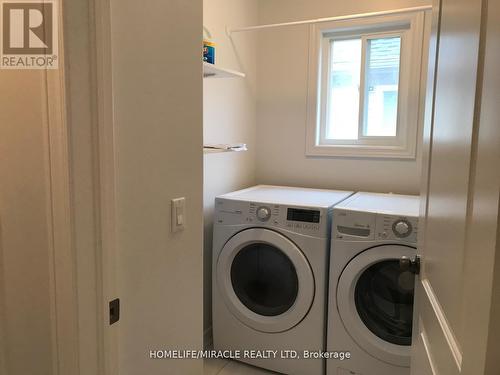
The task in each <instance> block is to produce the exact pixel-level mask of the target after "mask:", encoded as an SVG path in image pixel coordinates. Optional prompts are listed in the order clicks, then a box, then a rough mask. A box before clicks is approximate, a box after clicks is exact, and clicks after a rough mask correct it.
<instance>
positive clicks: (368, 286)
mask: <svg viewBox="0 0 500 375" xmlns="http://www.w3.org/2000/svg"><path fill="white" fill-rule="evenodd" d="M413 255H415V248H412V247H408V246H402V245H384V246H377V247H373V248H370V249H368V250H365V251H364V252H362V253H360V254H359V255H358V256H356V257H354V258H353V259H352V260H351V261H350V262H349V263H348V264H347V266H346V267H345V268H344V271H342V274H341V276H340V279H339V283H338V286H337V307H338V311H339V314H340V317H341V319H342V322H343V323H344V326H345V329H346V330H347V332H349V334H350V335H351V337H352V338H353V339H354V340H355V341H356V343H357V344H358V345H359V346H360V347H361V348H363V349H364V350H365V351H366V352H368V353H369V354H371V355H372V356H374V357H376V358H378V359H380V360H382V361H384V362H387V363H390V364H393V365H396V366H405V367H408V366H410V355H411V353H410V350H411V333H412V317H413V294H414V284H415V276H414V274H413V273H411V272H409V271H402V270H401V268H400V266H399V259H400V258H401V257H402V256H413Z"/></svg>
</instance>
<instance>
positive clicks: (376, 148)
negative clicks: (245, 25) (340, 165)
mask: <svg viewBox="0 0 500 375" xmlns="http://www.w3.org/2000/svg"><path fill="white" fill-rule="evenodd" d="M423 19H424V17H423V14H421V13H416V14H410V15H405V16H404V17H402V16H399V17H394V16H383V17H376V18H374V19H373V23H371V22H366V21H364V22H363V23H362V24H361V23H360V22H361V21H359V20H352V21H347V24H346V23H342V24H336V23H327V24H323V23H319V24H317V25H314V26H312V37H311V43H312V48H311V50H310V56H309V82H310V84H309V91H308V130H307V144H306V146H307V147H306V152H307V154H309V155H321V156H330V155H331V156H337V155H338V156H361V157H366V156H373V157H402V158H414V157H415V152H416V151H415V150H416V139H417V129H418V120H419V105H420V82H421V80H420V75H421V64H422V50H423V49H422V46H423ZM358 23H360V24H359V25H358Z"/></svg>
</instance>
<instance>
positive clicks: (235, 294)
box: [216, 228, 314, 332]
mask: <svg viewBox="0 0 500 375" xmlns="http://www.w3.org/2000/svg"><path fill="white" fill-rule="evenodd" d="M216 273H217V275H216V277H217V287H218V290H219V292H220V295H221V297H222V299H223V300H224V303H225V304H226V306H227V308H228V309H229V310H230V311H231V313H232V314H233V315H234V316H235V317H236V318H237V319H238V320H240V321H241V322H242V323H244V324H246V325H247V326H249V327H251V328H253V329H255V330H258V331H261V332H283V331H286V330H288V329H290V328H292V327H294V326H295V325H297V324H298V323H299V322H300V321H301V320H302V319H303V318H304V317H305V316H306V314H307V312H308V311H309V308H310V307H311V304H312V302H313V299H314V277H313V273H312V270H311V267H310V265H309V262H308V261H307V259H306V257H305V256H304V254H303V253H302V251H301V250H300V249H299V248H298V247H297V246H296V245H295V244H294V243H293V242H292V241H291V240H289V239H288V238H287V237H285V236H284V235H282V234H280V233H278V232H275V231H272V230H269V229H264V228H251V229H246V230H244V231H241V232H239V233H237V234H236V235H234V236H233V237H231V238H230V239H229V241H227V242H226V244H225V245H224V247H223V249H222V251H221V252H220V254H219V257H218V259H217V268H216Z"/></svg>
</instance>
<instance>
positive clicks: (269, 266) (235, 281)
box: [231, 243, 299, 316]
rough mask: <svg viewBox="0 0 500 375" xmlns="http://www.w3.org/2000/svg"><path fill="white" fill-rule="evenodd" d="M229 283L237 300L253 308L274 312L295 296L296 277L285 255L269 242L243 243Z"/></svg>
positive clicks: (288, 304) (281, 310)
mask: <svg viewBox="0 0 500 375" xmlns="http://www.w3.org/2000/svg"><path fill="white" fill-rule="evenodd" d="M231 283H232V285H233V289H234V292H235V293H236V295H237V296H238V298H239V299H240V301H241V302H242V303H243V304H244V305H245V306H246V307H248V308H249V309H250V310H252V311H253V312H255V313H257V314H260V315H265V316H275V315H280V314H283V313H284V312H286V311H288V310H289V309H290V307H292V305H293V304H294V302H295V300H296V299H297V294H298V292H299V279H298V278H297V270H296V269H295V266H294V265H293V263H292V261H291V260H290V258H288V256H287V255H286V254H285V253H283V252H282V251H281V250H280V249H278V248H277V247H276V246H273V245H271V244H268V243H252V244H250V245H247V246H245V247H243V248H242V249H241V250H240V251H239V252H238V254H236V256H235V257H234V260H233V264H232V266H231Z"/></svg>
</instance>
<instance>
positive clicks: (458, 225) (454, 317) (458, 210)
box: [412, 0, 500, 375]
mask: <svg viewBox="0 0 500 375" xmlns="http://www.w3.org/2000/svg"><path fill="white" fill-rule="evenodd" d="M485 4H486V3H485V2H483V1H482V0H458V1H457V0H440V1H439V0H437V1H435V2H434V19H433V34H432V36H433V39H432V41H433V43H431V51H430V52H431V53H430V55H431V58H430V62H431V64H430V69H429V80H428V82H429V83H430V85H429V87H431V89H430V90H428V97H427V103H428V106H427V114H426V127H425V131H424V133H425V134H424V144H425V150H424V173H423V183H422V209H421V220H422V222H423V225H422V226H421V231H420V238H419V252H420V255H421V257H422V269H421V273H420V275H419V278H418V281H417V285H416V300H417V302H416V304H415V306H416V310H415V313H414V315H415V319H414V321H415V323H416V326H415V329H414V330H413V343H414V352H413V356H412V374H414V375H427V374H446V375H456V374H470V375H480V374H486V373H491V374H498V373H500V369H498V368H497V369H492V368H491V367H490V370H491V372H488V371H489V370H487V369H488V355H489V353H490V352H489V348H488V347H487V342H488V339H489V337H488V336H491V335H492V334H493V332H489V328H490V322H492V316H493V315H491V312H490V308H491V299H492V295H493V294H492V293H493V288H494V285H493V273H494V255H495V246H497V221H498V187H499V171H500V169H499V168H498V165H499V158H498V156H499V155H498V149H499V144H498V140H499V127H498V115H499V112H498V111H499V109H498V108H499V104H500V103H498V97H499V96H498V95H499V94H498V92H499V91H498V90H499V78H498V64H499V55H498V52H497V50H498V39H497V41H496V42H497V43H496V45H495V43H493V37H494V36H495V37H496V38H498V24H499V21H498V18H499V14H500V12H499V7H498V1H497V2H496V4H494V2H492V1H489V5H488V8H489V9H488V11H487V13H486V9H487V8H486V7H485ZM494 18H496V19H494ZM486 20H487V21H488V22H486ZM494 28H496V31H495V33H493V32H492V30H493V29H494ZM436 57H437V59H436ZM494 60H496V61H494ZM483 66H484V70H483ZM483 74H484V75H483ZM432 83H434V85H432ZM480 104H481V106H480ZM497 293H498V291H497ZM491 327H493V326H491ZM490 339H491V337H490ZM490 349H491V348H490Z"/></svg>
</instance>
